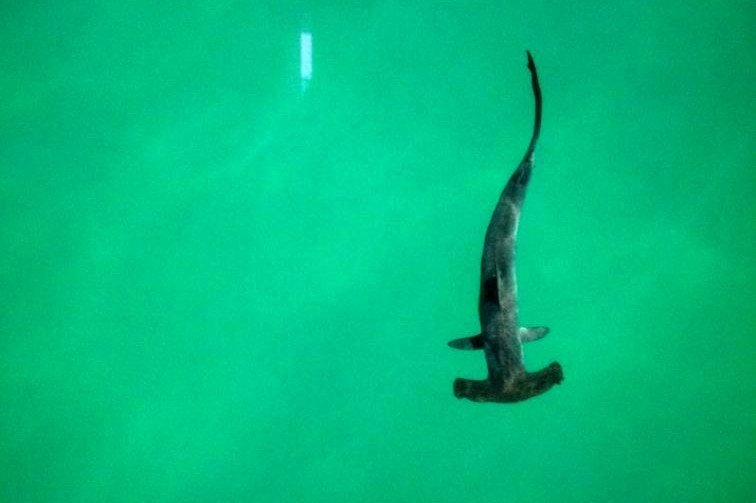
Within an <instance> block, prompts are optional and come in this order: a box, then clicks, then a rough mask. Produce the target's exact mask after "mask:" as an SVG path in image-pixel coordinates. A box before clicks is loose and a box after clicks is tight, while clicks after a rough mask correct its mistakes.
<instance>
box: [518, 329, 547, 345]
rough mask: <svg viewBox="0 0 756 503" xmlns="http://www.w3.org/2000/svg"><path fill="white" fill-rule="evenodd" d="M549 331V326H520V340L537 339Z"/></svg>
mask: <svg viewBox="0 0 756 503" xmlns="http://www.w3.org/2000/svg"><path fill="white" fill-rule="evenodd" d="M548 333H549V327H520V342H530V341H537V340H538V339H541V338H543V337H545V336H546V334H548Z"/></svg>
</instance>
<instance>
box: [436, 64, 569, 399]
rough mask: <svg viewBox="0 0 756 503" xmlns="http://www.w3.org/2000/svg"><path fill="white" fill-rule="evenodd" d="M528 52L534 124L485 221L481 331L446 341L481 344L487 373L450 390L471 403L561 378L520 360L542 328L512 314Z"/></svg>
mask: <svg viewBox="0 0 756 503" xmlns="http://www.w3.org/2000/svg"><path fill="white" fill-rule="evenodd" d="M527 55H528V69H529V70H530V75H531V81H532V86H533V94H534V95H535V124H534V126H533V136H532V138H531V139H530V145H529V146H528V149H527V151H526V152H525V157H524V158H523V159H522V162H520V165H519V166H518V167H517V169H516V170H515V171H514V173H512V176H511V177H510V178H509V181H508V182H507V185H506V186H505V187H504V191H503V192H502V194H501V197H500V198H499V203H498V204H497V205H496V209H495V210H494V213H493V217H492V218H491V222H490V223H489V224H488V231H487V232H486V240H485V244H484V245H483V259H482V261H481V275H480V297H479V299H478V314H479V315H480V328H481V333H480V334H479V335H475V336H473V337H465V338H463V339H456V340H453V341H451V342H450V343H449V345H450V346H451V347H453V348H458V349H483V350H484V352H485V355H486V363H487V364H488V378H487V379H484V380H480V381H476V380H471V379H462V378H459V379H456V380H455V381H454V395H455V396H456V397H457V398H467V399H469V400H473V401H476V402H519V401H521V400H527V399H528V398H531V397H533V396H536V395H540V394H541V393H543V392H545V391H547V390H548V389H549V388H551V387H552V386H554V385H555V384H559V383H560V382H562V379H563V376H562V367H561V366H560V365H559V363H557V362H554V363H552V364H550V365H549V366H548V367H546V368H544V369H543V370H539V371H538V372H528V371H527V370H525V365H524V364H523V361H522V344H523V343H524V342H529V341H532V340H537V339H540V338H541V337H543V336H545V335H546V334H547V333H548V331H549V329H548V328H546V327H530V328H521V327H520V326H519V323H518V319H517V318H518V317H517V281H516V278H515V242H516V237H517V226H518V223H519V220H520V211H521V208H522V203H523V200H524V199H525V192H526V190H527V187H528V182H529V181H530V175H531V173H532V171H533V162H534V157H535V147H536V143H537V141H538V135H539V133H540V130H541V87H540V85H539V83H538V73H537V72H536V67H535V63H534V62H533V58H532V56H531V55H530V52H528V53H527Z"/></svg>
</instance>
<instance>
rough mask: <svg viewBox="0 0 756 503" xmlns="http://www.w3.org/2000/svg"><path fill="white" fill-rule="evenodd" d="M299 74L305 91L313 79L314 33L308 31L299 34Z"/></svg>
mask: <svg viewBox="0 0 756 503" xmlns="http://www.w3.org/2000/svg"><path fill="white" fill-rule="evenodd" d="M299 76H300V78H301V79H302V92H305V91H307V88H308V87H309V85H310V81H311V80H312V33H310V32H306V31H303V32H301V33H300V34H299Z"/></svg>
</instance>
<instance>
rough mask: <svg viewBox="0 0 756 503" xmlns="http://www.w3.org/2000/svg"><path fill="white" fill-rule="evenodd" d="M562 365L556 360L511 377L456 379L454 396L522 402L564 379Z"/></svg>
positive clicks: (479, 400) (492, 400)
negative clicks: (504, 378)
mask: <svg viewBox="0 0 756 503" xmlns="http://www.w3.org/2000/svg"><path fill="white" fill-rule="evenodd" d="M563 378H564V377H563V374H562V367H561V365H559V363H557V362H554V363H552V364H551V365H549V366H548V367H546V368H545V369H543V370H539V371H538V372H523V373H519V374H516V375H513V376H511V377H510V378H509V379H506V380H503V379H485V380H482V381H476V380H472V379H462V378H459V379H456V380H455V381H454V396H456V397H457V398H467V399H468V400H472V401H473V402H501V403H507V402H520V401H522V400H527V399H528V398H531V397H534V396H536V395H540V394H541V393H544V392H546V391H548V390H549V389H550V388H551V387H552V386H554V385H555V384H559V383H560V382H562V379H563Z"/></svg>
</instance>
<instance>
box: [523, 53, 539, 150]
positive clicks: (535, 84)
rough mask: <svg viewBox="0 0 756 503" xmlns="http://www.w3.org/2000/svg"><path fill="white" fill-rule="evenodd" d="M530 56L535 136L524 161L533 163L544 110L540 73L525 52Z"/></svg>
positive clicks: (531, 57) (531, 139)
mask: <svg viewBox="0 0 756 503" xmlns="http://www.w3.org/2000/svg"><path fill="white" fill-rule="evenodd" d="M525 52H526V53H527V55H528V70H530V80H531V84H532V86H533V96H534V97H535V121H534V123H533V136H531V137H530V145H528V150H526V151H525V158H524V159H523V162H524V161H530V162H533V155H534V153H535V147H536V143H538V136H539V135H540V134H541V109H542V108H543V98H542V97H541V84H540V83H539V82H538V71H537V70H536V66H535V61H533V56H531V54H530V51H525Z"/></svg>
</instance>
